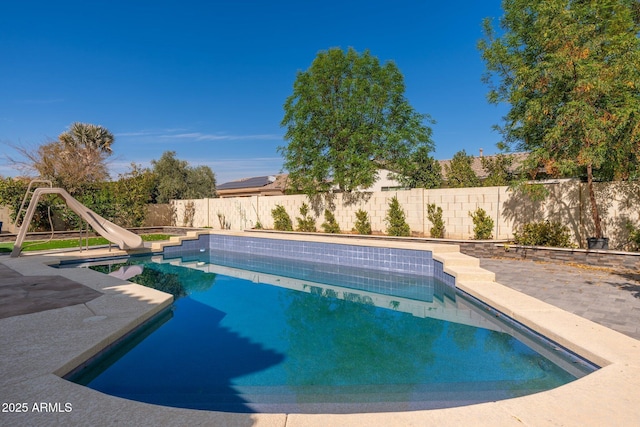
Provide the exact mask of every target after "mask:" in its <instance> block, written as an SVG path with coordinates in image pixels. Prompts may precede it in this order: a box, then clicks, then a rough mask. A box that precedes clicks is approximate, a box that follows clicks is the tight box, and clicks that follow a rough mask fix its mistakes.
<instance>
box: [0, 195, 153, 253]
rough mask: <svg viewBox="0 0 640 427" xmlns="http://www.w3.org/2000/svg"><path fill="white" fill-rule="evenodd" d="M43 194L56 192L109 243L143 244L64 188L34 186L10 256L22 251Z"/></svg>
mask: <svg viewBox="0 0 640 427" xmlns="http://www.w3.org/2000/svg"><path fill="white" fill-rule="evenodd" d="M43 194H57V195H59V196H60V197H62V198H63V199H64V201H65V203H66V204H67V206H68V207H69V209H71V210H72V211H74V212H75V213H76V214H78V215H79V216H80V217H81V218H82V219H84V220H85V221H87V223H88V224H89V225H90V226H91V227H92V228H93V229H94V230H95V231H96V232H97V233H98V234H99V235H101V236H102V237H104V238H105V239H107V240H109V241H110V242H111V243H114V244H116V245H118V247H119V248H120V249H123V250H124V249H136V248H140V247H142V246H143V243H142V238H141V237H140V236H138V235H137V234H135V233H132V232H130V231H128V230H125V229H124V228H122V227H120V226H118V225H115V224H114V223H112V222H111V221H108V220H106V219H104V218H103V217H101V216H100V215H98V214H97V213H95V212H94V211H92V210H91V209H89V208H88V207H86V206H85V205H83V204H82V203H80V202H79V201H77V200H76V199H74V198H73V197H71V195H70V194H69V193H67V191H66V190H64V189H62V188H55V187H54V188H46V187H41V188H36V189H35V190H34V192H33V195H32V196H31V201H30V202H29V208H28V209H27V211H26V213H25V216H24V219H23V221H22V226H21V227H20V231H19V232H18V237H17V238H16V243H15V245H14V246H13V251H12V252H11V256H12V257H16V256H18V255H20V252H21V251H22V243H23V242H24V238H25V236H26V235H27V229H28V228H29V224H30V223H31V218H33V214H34V212H35V210H36V206H37V205H38V200H39V199H40V196H42V195H43Z"/></svg>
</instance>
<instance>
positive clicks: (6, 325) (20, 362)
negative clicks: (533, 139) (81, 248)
mask: <svg viewBox="0 0 640 427" xmlns="http://www.w3.org/2000/svg"><path fill="white" fill-rule="evenodd" d="M230 234H231V233H230ZM235 234H236V235H242V233H235ZM261 237H262V236H261ZM264 237H267V238H269V237H268V236H264ZM272 238H283V236H282V235H279V236H274V237H272ZM287 238H291V239H294V240H298V239H300V240H315V241H323V240H322V239H323V238H322V237H321V236H319V237H315V236H314V237H310V236H287ZM178 240H179V239H178ZM324 241H328V242H330V243H346V244H362V245H371V246H393V247H400V248H407V249H422V250H432V251H433V253H434V258H436V259H439V260H441V261H443V262H444V264H445V269H446V271H447V272H449V273H451V274H453V275H455V276H456V279H457V285H458V286H459V287H460V288H461V289H463V290H465V291H467V292H469V293H470V294H472V295H474V296H476V297H478V298H480V299H482V300H483V301H485V302H487V303H489V304H490V305H492V306H493V307H495V308H497V309H498V310H501V311H503V312H505V313H506V314H508V315H510V316H512V317H514V318H515V319H517V320H519V321H521V322H522V323H524V324H526V325H528V326H530V327H532V328H534V329H536V330H538V331H540V332H542V333H544V334H545V335H546V336H548V337H550V338H552V339H554V340H556V341H558V342H560V343H561V344H563V345H565V346H567V347H568V348H570V349H572V350H573V351H575V352H577V353H578V354H581V355H583V356H585V357H587V358H588V359H590V360H591V361H593V362H595V363H597V364H599V365H601V366H603V368H602V369H600V370H598V371H596V372H594V373H592V374H590V375H588V376H586V377H584V378H581V379H579V380H577V381H574V382H572V383H570V384H567V385H564V386H562V387H559V388H556V389H553V390H550V391H547V392H543V393H538V394H534V395H529V396H525V397H520V398H515V399H509V400H502V401H498V402H491V403H484V404H479V405H472V406H465V407H457V408H449V409H439V410H429V411H415V412H398V413H371V414H346V415H345V414H339V415H338V414H321V415H306V414H231V413H220V412H207V411H196V410H186V409H177V408H168V407H161V406H155V405H150V404H145V403H140V402H135V401H129V400H125V399H120V398H117V397H113V396H109V395H105V394H103V393H100V392H97V391H94V390H91V389H88V388H86V387H82V386H80V385H77V384H73V383H70V382H68V381H65V380H63V379H61V378H60V375H64V374H66V373H67V372H69V371H70V370H71V369H73V368H74V367H76V366H77V365H79V364H80V363H82V362H83V361H85V360H86V359H87V358H89V357H91V356H92V355H93V354H95V353H97V352H98V351H99V350H100V349H102V348H104V347H105V346H106V345H108V344H109V343H111V342H113V341H114V340H116V339H117V338H119V337H120V336H122V335H123V334H125V333H126V332H127V331H129V330H131V329H132V328H133V327H135V326H136V325H138V324H140V323H142V322H144V321H145V320H147V319H148V318H150V317H151V316H153V315H154V314H155V313H158V312H159V311H161V310H162V309H163V308H164V307H166V306H167V305H169V304H170V303H171V298H170V297H169V296H167V295H166V294H163V293H161V292H158V291H155V290H153V289H149V288H145V287H142V286H139V285H136V284H131V283H129V282H125V281H121V280H119V279H116V278H114V277H110V276H106V275H103V274H100V273H96V272H93V271H90V270H86V269H64V270H54V269H52V268H51V267H48V265H47V264H51V263H57V262H58V261H59V260H60V259H71V258H76V257H77V256H78V255H80V256H81V257H85V258H86V257H100V256H114V255H117V254H118V252H113V251H112V252H107V251H106V250H97V251H89V252H86V251H85V252H83V253H62V254H57V255H51V256H34V255H29V256H23V257H21V258H17V259H16V258H8V257H0V264H3V265H5V266H6V267H8V268H10V269H12V270H13V271H15V272H17V273H19V274H21V275H23V276H24V277H28V276H61V277H64V278H66V279H68V280H70V281H72V282H76V283H81V284H83V285H84V286H85V287H88V288H90V289H93V290H95V291H98V292H100V293H101V296H99V297H97V298H94V299H91V300H89V301H87V302H84V303H80V304H75V305H69V306H66V307H60V308H54V309H47V310H44V311H40V312H34V313H29V314H22V315H14V316H11V317H6V318H0V340H1V341H0V342H1V343H2V345H1V347H0V403H1V404H2V405H3V407H2V408H0V410H1V411H2V412H0V425H3V426H4V425H7V426H10V425H60V424H65V425H106V424H123V425H133V424H135V425H224V426H235V425H237V426H244V425H247V426H249V425H265V426H312V425H317V426H322V427H325V426H327V425H340V426H345V425H347V426H348V425H359V426H363V425H375V426H380V425H385V426H393V425H397V426H405V425H468V424H471V423H473V424H476V425H492V426H495V425H536V426H537V425H576V426H578V425H579V426H584V425H599V426H600V425H640V392H639V391H640V341H638V340H636V339H634V338H632V337H631V336H633V334H635V333H636V331H626V330H625V331H624V332H625V333H628V334H629V335H631V336H627V335H624V334H622V333H620V332H616V331H614V330H611V329H609V328H607V327H605V326H603V325H601V324H597V323H594V322H592V321H590V320H587V319H584V318H582V317H579V316H577V315H575V314H572V313H569V312H567V311H564V310H563V309H561V308H558V307H556V306H554V305H551V304H549V303H548V302H543V301H540V300H537V299H535V298H533V297H532V296H529V295H525V294H522V293H520V292H518V291H516V290H514V289H511V288H510V287H507V286H504V285H502V284H500V283H497V282H495V281H494V276H496V275H497V277H498V280H500V278H503V279H504V280H505V281H511V280H514V279H517V278H518V276H519V277H520V278H521V279H522V280H521V282H528V283H529V282H530V283H531V285H530V286H532V288H533V289H534V290H535V289H538V288H539V287H536V286H535V282H534V281H535V279H536V277H535V275H536V274H538V277H537V279H538V280H539V281H540V282H543V283H544V285H543V286H542V288H543V291H544V292H546V294H543V295H542V296H543V297H546V296H553V297H554V298H556V300H553V298H550V299H551V300H553V303H554V304H556V303H558V302H560V304H558V305H560V306H562V304H569V305H570V304H571V298H570V295H567V296H562V295H560V296H558V294H559V293H561V290H562V289H564V288H562V287H560V286H559V285H558V286H556V285H557V284H554V285H553V286H552V285H549V284H548V282H550V281H549V280H547V278H545V276H544V274H545V273H542V274H541V273H539V272H538V273H536V272H537V271H538V270H536V268H535V265H525V264H520V265H512V266H510V267H509V268H506V269H505V268H502V269H501V268H499V264H497V265H498V267H496V264H494V263H500V262H502V261H501V260H497V261H496V260H482V263H481V265H482V266H484V267H486V268H487V269H489V270H492V269H493V271H494V272H495V274H494V273H493V272H489V271H487V270H482V269H480V267H479V261H478V260H477V259H474V258H471V257H467V256H465V255H462V254H460V253H459V252H457V248H456V246H455V245H438V244H428V243H424V242H400V241H384V242H381V241H377V242H376V241H362V242H357V241H356V239H352V238H350V239H344V241H342V240H341V239H340V238H331V239H330V240H324ZM157 247H159V246H157ZM512 262H513V261H512ZM503 265H507V264H506V263H505V264H503ZM543 271H544V270H543ZM559 273H562V272H559ZM580 277H581V276H580V275H577V276H576V278H575V280H572V283H573V282H576V281H577V282H579V281H580ZM590 277H591V276H590ZM3 279H4V276H2V278H0V285H2V283H3ZM585 281H586V279H585ZM527 286H529V285H527ZM601 289H602V290H603V291H605V290H608V289H609V288H607V287H601ZM616 289H617V288H616ZM523 290H524V291H525V292H526V291H527V289H523ZM596 294H597V293H596ZM609 295H610V293H608V292H603V293H602V297H601V298H604V300H605V301H606V304H604V305H602V306H600V307H601V308H602V310H607V308H608V307H610V306H612V305H615V298H610V297H609ZM544 299H549V298H544ZM611 301H613V302H611ZM587 302H588V299H587ZM594 304H595V305H597V304H596V303H595V302H594ZM581 305H584V303H581ZM565 309H570V310H571V309H572V307H565ZM574 309H575V308H574ZM581 309H582V308H578V309H575V311H579V310H581ZM587 311H588V310H587ZM616 313H617V312H616ZM617 315H618V314H616V316H617ZM605 317H606V316H605ZM596 320H597V319H596ZM623 326H625V325H623ZM21 403H26V404H27V405H26V409H27V411H26V412H23V413H16V412H15V411H13V412H4V411H3V410H4V409H5V406H4V405H5V404H6V405H7V406H6V409H7V410H9V409H11V408H13V409H15V408H16V406H15V405H14V406H12V407H9V405H12V404H21ZM42 403H44V404H45V405H41V404H42ZM67 403H69V404H70V407H69V406H67V405H66V404H67ZM21 407H22V406H21ZM69 409H70V410H69Z"/></svg>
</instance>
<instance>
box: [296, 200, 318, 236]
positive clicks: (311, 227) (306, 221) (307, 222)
mask: <svg viewBox="0 0 640 427" xmlns="http://www.w3.org/2000/svg"><path fill="white" fill-rule="evenodd" d="M300 215H302V218H300V217H298V218H296V221H297V222H298V228H297V231H308V232H314V233H315V232H316V231H317V230H316V219H315V218H314V217H312V216H311V215H309V205H307V204H306V203H303V204H302V206H300Z"/></svg>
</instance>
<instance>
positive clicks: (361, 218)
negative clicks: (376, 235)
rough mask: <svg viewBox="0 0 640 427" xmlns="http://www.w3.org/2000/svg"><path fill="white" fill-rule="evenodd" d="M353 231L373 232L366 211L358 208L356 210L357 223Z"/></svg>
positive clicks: (361, 232) (360, 232)
mask: <svg viewBox="0 0 640 427" xmlns="http://www.w3.org/2000/svg"><path fill="white" fill-rule="evenodd" d="M353 231H356V232H357V233H358V234H371V221H369V214H368V213H367V212H366V211H363V210H362V209H358V211H357V212H356V223H355V226H354V227H353Z"/></svg>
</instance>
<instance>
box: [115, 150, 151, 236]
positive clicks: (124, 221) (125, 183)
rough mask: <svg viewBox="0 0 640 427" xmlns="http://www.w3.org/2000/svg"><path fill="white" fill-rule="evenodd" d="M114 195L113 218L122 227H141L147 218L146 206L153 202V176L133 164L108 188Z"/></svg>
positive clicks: (149, 171)
mask: <svg viewBox="0 0 640 427" xmlns="http://www.w3.org/2000/svg"><path fill="white" fill-rule="evenodd" d="M110 187H111V188H112V191H113V195H114V205H115V206H116V209H115V213H116V215H115V218H114V221H116V222H117V223H118V224H119V225H121V226H123V227H141V226H142V225H144V221H145V219H146V217H147V205H148V204H149V203H151V202H152V201H153V190H154V187H155V176H154V174H153V172H151V170H149V169H147V168H142V167H141V166H140V165H136V164H135V163H132V164H131V168H130V170H129V171H127V172H125V173H124V174H122V175H120V177H119V179H118V181H116V182H114V183H112V184H111V186H110Z"/></svg>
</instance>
